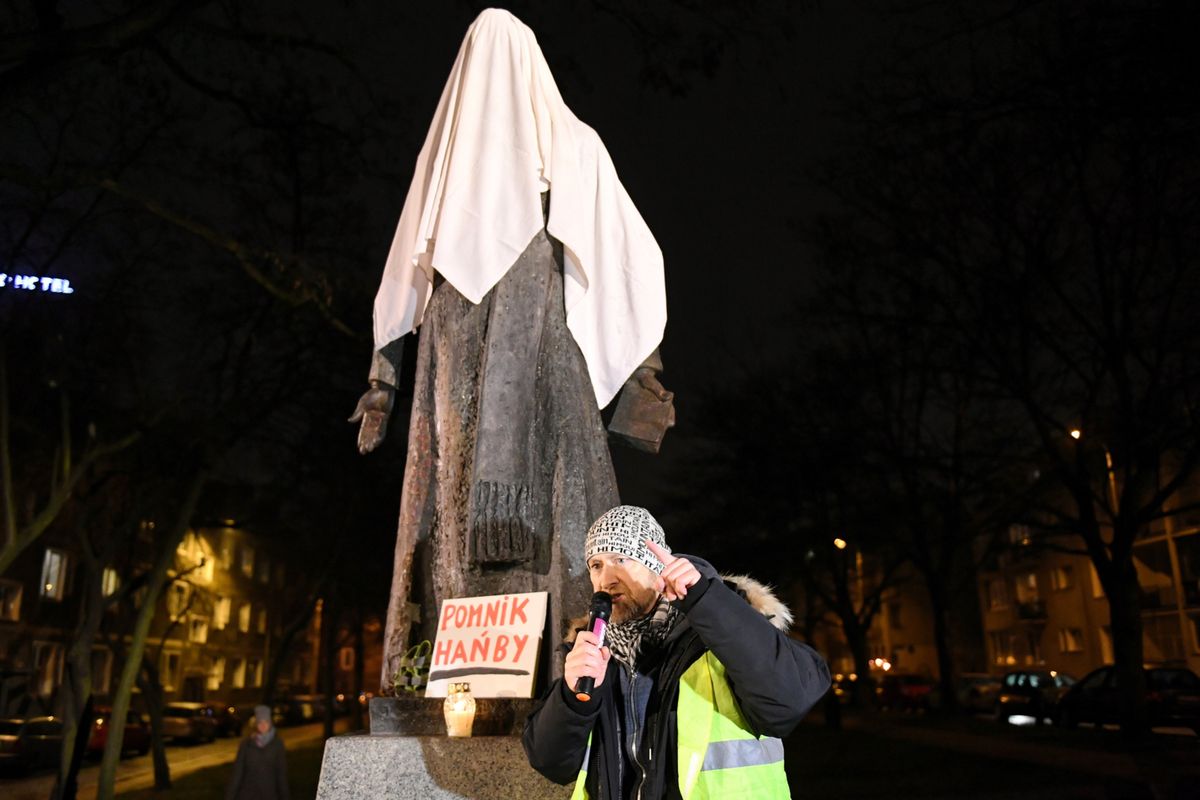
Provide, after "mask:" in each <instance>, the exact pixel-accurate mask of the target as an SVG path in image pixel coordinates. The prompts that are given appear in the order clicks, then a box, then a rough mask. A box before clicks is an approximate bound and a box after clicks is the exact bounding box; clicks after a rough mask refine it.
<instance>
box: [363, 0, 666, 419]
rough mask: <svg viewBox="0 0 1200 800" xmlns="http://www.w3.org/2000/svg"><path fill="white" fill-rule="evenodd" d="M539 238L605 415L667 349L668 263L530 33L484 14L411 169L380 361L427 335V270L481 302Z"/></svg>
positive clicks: (378, 323) (507, 17)
mask: <svg viewBox="0 0 1200 800" xmlns="http://www.w3.org/2000/svg"><path fill="white" fill-rule="evenodd" d="M547 188H548V189H549V190H550V191H551V202H550V216H549V220H548V221H544V219H543V215H542V204H541V198H540V194H541V192H542V191H545V190H546V189H547ZM543 226H544V227H545V228H546V230H547V231H548V232H549V233H550V235H552V236H553V237H555V238H556V239H558V240H559V241H561V242H562V243H563V246H564V265H563V270H564V274H563V278H564V280H563V294H564V298H563V299H564V304H565V307H566V316H567V327H568V329H569V330H570V332H571V335H572V337H573V338H574V339H575V342H576V344H578V346H579V349H580V351H581V352H582V353H583V357H584V360H585V361H586V364H587V369H588V375H589V377H590V379H591V383H592V387H593V389H594V390H595V393H596V402H597V404H598V405H599V406H600V407H604V406H605V405H607V404H608V403H609V401H611V400H612V398H613V397H614V396H615V395H616V393H617V392H618V391H619V390H620V388H621V386H622V385H623V384H624V382H625V380H626V379H627V378H628V377H629V376H630V375H631V374H632V373H633V371H634V370H635V369H637V367H638V366H639V365H640V364H641V363H642V361H643V360H644V359H645V358H646V357H647V356H649V355H650V354H651V353H652V352H653V351H654V349H655V348H656V347H657V346H658V344H659V343H660V342H661V340H662V335H663V329H664V328H665V326H666V319H667V308H666V290H665V287H664V281H663V258H662V251H661V250H660V249H659V247H658V243H657V242H656V241H655V240H654V236H653V234H651V233H650V229H649V228H648V227H647V225H646V223H645V221H644V220H643V219H642V217H641V214H639V213H638V210H637V208H635V207H634V205H633V201H632V200H630V199H629V195H628V194H627V193H626V192H625V187H623V186H622V185H621V182H620V180H619V179H618V178H617V173H616V169H615V168H614V167H613V163H612V159H611V158H610V156H609V154H608V151H607V149H605V147H604V144H603V142H601V141H600V137H599V136H598V135H597V134H596V132H595V131H594V130H592V129H591V128H590V127H588V126H587V125H585V124H584V123H582V122H580V121H579V119H577V118H576V117H575V115H574V114H572V113H571V111H570V109H568V108H567V107H566V105H565V104H564V103H563V100H562V96H561V95H560V94H559V92H558V87H557V86H556V85H555V83H554V78H553V76H552V75H551V74H550V69H549V67H548V66H547V64H546V59H545V57H544V56H543V55H542V51H541V48H539V47H538V43H537V39H536V37H535V36H534V35H533V31H531V30H530V29H529V28H528V27H526V26H525V25H524V24H523V23H522V22H521V21H520V20H518V19H517V18H516V17H514V16H513V15H512V14H510V13H508V12H507V11H502V10H498V9H488V10H486V11H484V12H483V13H481V14H480V15H479V17H478V18H476V20H475V22H474V23H472V25H471V27H470V28H469V29H468V31H467V35H466V38H465V39H464V40H463V44H462V47H461V49H460V50H459V53H458V58H457V59H456V60H455V62H454V68H453V69H452V70H451V72H450V78H449V80H448V81H447V82H446V87H445V89H444V90H443V91H442V97H441V100H440V101H439V103H438V107H437V111H436V112H435V114H434V117H433V124H432V125H431V126H430V128H429V134H428V136H427V137H426V139H425V145H424V147H422V149H421V153H420V156H419V157H418V159H417V167H416V172H415V174H414V175H413V180H412V185H411V186H410V187H409V190H408V197H407V199H406V200H405V203H404V210H403V212H402V213H401V215H400V223H399V225H398V226H397V229H396V236H395V239H394V240H393V242H392V249H391V252H390V253H389V254H388V259H387V265H386V266H385V268H384V273H383V281H382V283H381V284H380V287H379V293H378V294H377V295H376V298H375V347H376V349H377V350H379V349H382V348H383V347H384V346H385V345H387V344H388V343H390V342H392V341H394V340H396V339H399V338H400V337H401V336H403V335H404V334H406V333H409V332H410V331H412V330H414V329H416V328H417V327H418V326H419V325H420V324H421V320H422V317H423V315H424V312H425V307H426V304H427V303H428V301H429V297H430V294H431V292H432V289H433V276H434V272H435V271H436V272H439V273H441V274H442V276H443V277H444V278H445V279H446V281H448V282H449V283H450V284H451V285H452V286H453V287H454V288H455V289H456V290H458V291H459V292H460V293H461V294H462V295H463V296H464V297H466V298H467V299H468V300H470V301H471V302H472V303H479V302H480V301H481V300H482V299H483V297H484V295H486V294H487V293H488V291H489V290H490V289H491V288H492V287H493V286H495V285H496V283H497V282H498V281H499V280H500V278H502V277H503V276H504V274H505V272H506V271H507V270H508V269H509V267H510V266H511V265H512V264H513V262H514V261H516V259H517V257H518V256H519V255H521V253H522V252H523V251H524V250H525V248H526V247H527V246H528V245H529V242H530V240H531V239H532V238H533V237H534V236H535V235H536V234H537V233H538V232H539V231H540V230H542V228H543Z"/></svg>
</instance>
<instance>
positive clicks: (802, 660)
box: [523, 556, 830, 800]
mask: <svg viewBox="0 0 1200 800" xmlns="http://www.w3.org/2000/svg"><path fill="white" fill-rule="evenodd" d="M683 557H684V558H687V559H688V560H689V561H691V562H692V563H693V564H695V565H696V568H697V569H698V570H699V571H700V575H701V580H700V582H699V583H697V584H696V585H695V586H693V587H691V588H690V589H689V590H688V593H687V596H686V597H684V598H683V599H682V600H680V601H677V603H676V605H677V607H678V608H679V609H680V610H681V611H683V613H684V616H685V618H686V620H687V624H686V625H680V626H679V627H678V628H677V629H676V630H675V631H674V632H673V634H672V638H671V639H670V640H669V641H668V643H667V646H666V647H665V648H664V653H663V655H662V658H661V660H659V661H658V662H657V663H656V664H653V665H651V666H650V667H649V668H648V669H647V668H645V667H643V669H645V671H646V672H647V673H648V676H649V677H650V679H652V680H653V687H654V688H653V691H652V693H651V695H650V700H649V703H648V705H647V708H646V715H645V720H644V731H643V732H642V733H641V735H640V737H637V738H639V739H640V746H639V747H638V748H637V752H636V754H633V753H631V752H630V751H631V747H630V742H631V741H632V740H631V738H630V737H631V735H633V734H635V732H634V731H632V730H630V728H631V727H632V726H636V725H637V724H638V720H637V715H636V713H634V712H633V710H632V702H631V699H630V698H629V697H626V696H624V695H625V693H626V692H627V691H628V686H629V680H628V673H627V674H626V677H625V680H622V676H621V675H620V674H619V671H623V670H627V668H626V667H625V666H623V665H622V664H620V663H619V662H618V661H617V659H615V658H613V659H610V660H609V662H608V671H607V673H606V675H605V679H604V683H602V684H601V685H600V686H599V687H598V688H597V689H596V692H595V693H594V694H593V695H592V700H591V702H588V703H583V702H580V701H579V700H577V699H576V698H575V695H574V693H573V692H571V691H569V690H568V688H567V686H566V685H565V684H564V682H563V680H562V679H561V678H559V679H558V680H557V681H555V682H554V684H553V685H551V686H550V688H549V690H548V691H547V692H546V694H545V695H544V696H543V697H542V699H541V702H540V703H539V704H538V706H537V707H536V708H535V709H534V710H533V712H532V713H531V714H530V715H529V718H528V719H527V720H526V722H525V732H524V736H523V743H524V746H525V753H526V755H527V756H528V758H529V763H530V765H531V766H533V768H534V769H536V770H537V771H538V772H540V773H541V774H542V775H545V776H546V777H547V778H549V779H550V780H552V781H555V782H556V783H561V784H566V783H570V782H571V781H573V780H575V778H576V777H577V776H578V774H579V769H580V767H581V766H582V765H583V754H584V751H585V750H586V748H587V742H588V735H589V734H591V735H592V751H591V757H590V759H589V764H588V771H587V784H586V786H587V791H588V796H589V797H590V798H592V800H624V798H623V792H628V793H629V794H630V796H635V797H636V796H640V798H642V800H658V799H659V798H678V797H679V781H678V778H677V774H678V773H677V769H676V764H675V761H676V754H677V751H678V747H677V743H678V731H677V729H676V725H675V719H676V707H677V704H678V700H679V679H680V678H681V677H682V675H683V673H684V672H685V671H686V670H687V668H688V667H689V666H691V665H692V664H693V663H694V662H695V661H696V659H697V658H699V657H700V656H701V655H702V654H703V653H704V651H705V650H711V651H712V653H713V654H714V655H715V656H716V657H717V658H718V659H719V660H720V661H721V663H722V664H724V666H725V670H726V676H727V678H728V680H729V683H730V685H731V687H732V689H733V693H734V695H735V696H736V697H737V700H738V705H739V707H740V708H741V710H742V714H743V715H744V716H745V717H746V720H747V721H748V722H749V723H750V724H751V726H752V727H753V729H754V732H755V733H757V734H759V735H762V736H778V737H783V736H786V735H788V734H789V733H791V731H792V730H793V729H794V728H795V727H796V725H797V724H798V723H799V722H800V720H801V719H802V718H803V717H804V715H805V714H806V713H808V710H809V709H810V708H812V706H813V705H814V704H815V703H816V702H817V701H818V700H819V699H820V698H821V696H822V695H823V694H825V692H826V690H828V688H829V683H830V680H829V668H828V667H827V666H826V664H825V661H824V659H822V658H821V656H820V655H818V654H817V652H816V651H815V650H813V649H812V648H811V647H809V646H807V645H804V644H801V643H800V642H797V641H796V640H794V639H791V638H789V637H788V636H787V635H786V634H785V633H784V630H786V628H787V623H788V622H789V621H790V618H788V617H787V612H786V609H785V608H784V607H783V606H782V604H781V603H779V601H778V600H776V599H775V598H774V596H773V595H771V594H770V592H769V590H767V589H766V587H764V586H762V585H761V584H758V583H757V582H756V581H753V580H752V579H748V578H738V577H735V578H729V579H725V580H723V579H722V578H721V577H720V576H719V575H717V573H716V570H714V569H713V568H712V566H711V565H710V564H709V563H708V562H707V561H704V560H703V559H700V558H696V557H694V556H683ZM772 612H775V613H774V619H769V618H768V617H767V616H766V614H770V613H772ZM571 638H572V639H573V638H574V636H573V633H572V634H571ZM622 748H624V749H625V753H626V755H625V757H623V755H622ZM634 755H636V758H634V757H633V756H634ZM629 770H633V774H632V775H631V774H629ZM639 789H640V792H639Z"/></svg>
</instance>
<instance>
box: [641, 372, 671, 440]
mask: <svg viewBox="0 0 1200 800" xmlns="http://www.w3.org/2000/svg"><path fill="white" fill-rule="evenodd" d="M632 379H633V380H636V381H637V382H638V385H639V386H641V387H642V388H643V389H645V390H646V391H647V392H650V394H652V395H654V396H655V397H657V398H658V400H659V402H661V403H671V401H672V400H674V399H675V393H674V392H672V391H669V390H668V389H666V388H665V387H664V386H663V385H662V382H661V381H659V379H658V374H657V373H655V371H654V370H652V369H650V368H649V367H638V368H637V369H636V370H635V371H634V373H633V376H632ZM666 427H667V428H674V427H675V404H674V403H671V407H670V411H669V413H668V415H667V423H666Z"/></svg>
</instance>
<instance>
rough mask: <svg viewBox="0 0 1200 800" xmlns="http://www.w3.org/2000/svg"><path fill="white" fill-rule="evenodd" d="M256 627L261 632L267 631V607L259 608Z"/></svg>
mask: <svg viewBox="0 0 1200 800" xmlns="http://www.w3.org/2000/svg"><path fill="white" fill-rule="evenodd" d="M254 629H255V630H257V631H258V632H259V633H266V632H267V610H266V609H265V608H260V609H259V610H258V617H257V620H256V624H255V626H254Z"/></svg>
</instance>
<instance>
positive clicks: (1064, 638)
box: [1058, 628, 1083, 653]
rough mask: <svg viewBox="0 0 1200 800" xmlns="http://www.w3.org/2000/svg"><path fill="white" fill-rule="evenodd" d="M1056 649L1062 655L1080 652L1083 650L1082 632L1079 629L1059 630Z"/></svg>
mask: <svg viewBox="0 0 1200 800" xmlns="http://www.w3.org/2000/svg"><path fill="white" fill-rule="evenodd" d="M1058 649H1059V650H1060V651H1062V652H1064V653H1078V652H1081V651H1082V650H1083V631H1081V630H1079V628H1059V629H1058Z"/></svg>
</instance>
